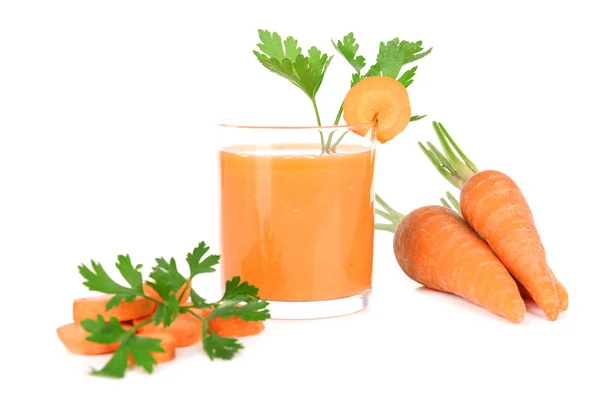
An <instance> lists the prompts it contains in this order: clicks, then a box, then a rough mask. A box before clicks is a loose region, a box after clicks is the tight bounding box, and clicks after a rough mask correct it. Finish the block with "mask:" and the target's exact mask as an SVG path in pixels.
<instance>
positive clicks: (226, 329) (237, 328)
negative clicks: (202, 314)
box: [209, 316, 265, 338]
mask: <svg viewBox="0 0 600 400" xmlns="http://www.w3.org/2000/svg"><path fill="white" fill-rule="evenodd" d="M209 325H210V329H211V330H212V331H213V332H214V333H215V334H217V335H219V336H225V337H235V338H239V337H244V336H253V335H258V334H259V333H261V332H262V331H264V330H265V324H264V322H263V321H244V320H243V319H240V318H238V317H236V316H233V317H230V318H222V317H216V318H213V319H212V320H210V322H209Z"/></svg>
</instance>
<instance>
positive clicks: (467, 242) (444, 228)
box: [375, 195, 525, 323]
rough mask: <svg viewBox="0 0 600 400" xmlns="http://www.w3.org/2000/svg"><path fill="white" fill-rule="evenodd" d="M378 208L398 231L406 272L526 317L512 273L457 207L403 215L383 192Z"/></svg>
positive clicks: (398, 252)
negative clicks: (383, 196)
mask: <svg viewBox="0 0 600 400" xmlns="http://www.w3.org/2000/svg"><path fill="white" fill-rule="evenodd" d="M375 200H376V201H377V202H378V203H379V204H380V205H381V206H382V207H383V208H384V210H381V209H379V208H376V209H375V212H376V214H377V215H380V216H382V217H384V218H386V219H387V220H388V221H389V222H390V223H389V224H380V223H377V224H375V229H377V230H387V231H390V232H392V233H394V240H393V246H394V255H395V257H396V261H397V262H398V264H399V265H400V268H401V269H402V271H404V273H405V274H406V275H407V276H408V277H409V278H410V279H412V280H414V281H415V282H417V283H420V284H421V285H423V286H425V287H428V288H430V289H434V290H438V291H443V292H447V293H452V294H455V295H458V296H460V297H463V298H465V299H466V300H469V301H470V302H472V303H474V304H477V305H479V306H481V307H483V308H485V309H487V310H488V311H491V312H493V313H494V314H496V315H499V316H501V317H504V318H506V319H508V320H509V321H512V322H515V323H519V322H521V321H522V320H523V319H524V318H525V303H524V301H523V299H522V298H521V296H520V294H519V288H518V287H517V284H516V282H515V280H514V279H513V278H512V276H511V275H510V273H509V272H508V271H507V270H506V268H505V267H504V265H502V263H501V262H500V260H499V259H498V257H496V255H495V254H494V252H493V251H492V250H491V249H490V247H489V246H488V245H487V243H485V241H483V239H481V238H480V237H479V235H477V233H476V232H475V231H473V229H471V227H470V226H469V225H468V224H467V222H466V221H465V220H464V219H463V218H462V217H461V216H460V214H458V213H457V212H456V211H454V210H452V209H449V208H446V207H442V206H425V207H420V208H417V209H416V210H413V211H411V212H410V213H408V214H406V215H403V214H400V213H398V212H397V211H396V210H394V209H393V208H392V207H390V206H389V205H388V204H387V203H386V202H385V201H383V199H382V198H381V197H380V196H379V195H375Z"/></svg>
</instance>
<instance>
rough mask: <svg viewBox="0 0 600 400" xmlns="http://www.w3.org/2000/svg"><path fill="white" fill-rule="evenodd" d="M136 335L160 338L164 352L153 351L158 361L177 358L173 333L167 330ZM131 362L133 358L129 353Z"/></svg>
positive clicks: (162, 361)
mask: <svg viewBox="0 0 600 400" xmlns="http://www.w3.org/2000/svg"><path fill="white" fill-rule="evenodd" d="M136 336H141V337H148V338H152V339H159V340H160V347H162V348H163V349H164V352H158V351H152V352H150V354H152V357H154V360H156V362H157V363H165V362H169V361H172V360H174V359H175V348H176V346H175V344H176V343H175V338H174V337H173V335H172V334H170V333H167V332H139V333H136ZM129 363H130V364H133V358H132V357H131V354H130V355H129Z"/></svg>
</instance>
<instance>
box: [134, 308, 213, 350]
mask: <svg viewBox="0 0 600 400" xmlns="http://www.w3.org/2000/svg"><path fill="white" fill-rule="evenodd" d="M146 319H148V317H146V318H140V319H136V320H135V321H134V325H137V324H139V323H141V322H144V321H145V320H146ZM150 332H153V333H169V334H171V335H172V336H173V339H174V340H175V347H186V346H191V345H193V344H195V343H198V342H199V341H201V340H202V321H200V320H199V319H198V318H196V317H194V316H193V315H190V314H180V315H179V316H177V318H176V319H175V321H173V322H172V323H171V325H169V326H167V327H166V328H165V326H164V325H163V324H159V325H154V323H151V324H148V325H144V326H142V327H141V328H139V329H138V333H150Z"/></svg>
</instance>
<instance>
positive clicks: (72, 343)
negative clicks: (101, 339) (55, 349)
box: [56, 322, 119, 356]
mask: <svg viewBox="0 0 600 400" xmlns="http://www.w3.org/2000/svg"><path fill="white" fill-rule="evenodd" d="M56 333H57V335H58V338H59V339H60V341H61V342H62V344H63V345H64V346H65V348H66V349H67V350H68V351H69V352H71V353H74V354H82V355H85V356H95V355H99V354H109V353H113V352H114V351H115V350H117V347H119V343H110V344H102V343H96V342H90V341H89V340H87V337H88V336H89V335H90V333H89V332H87V331H86V330H85V329H83V327H82V326H81V325H80V324H78V323H75V322H71V323H70V324H66V325H63V326H60V327H58V328H57V329H56Z"/></svg>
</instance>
